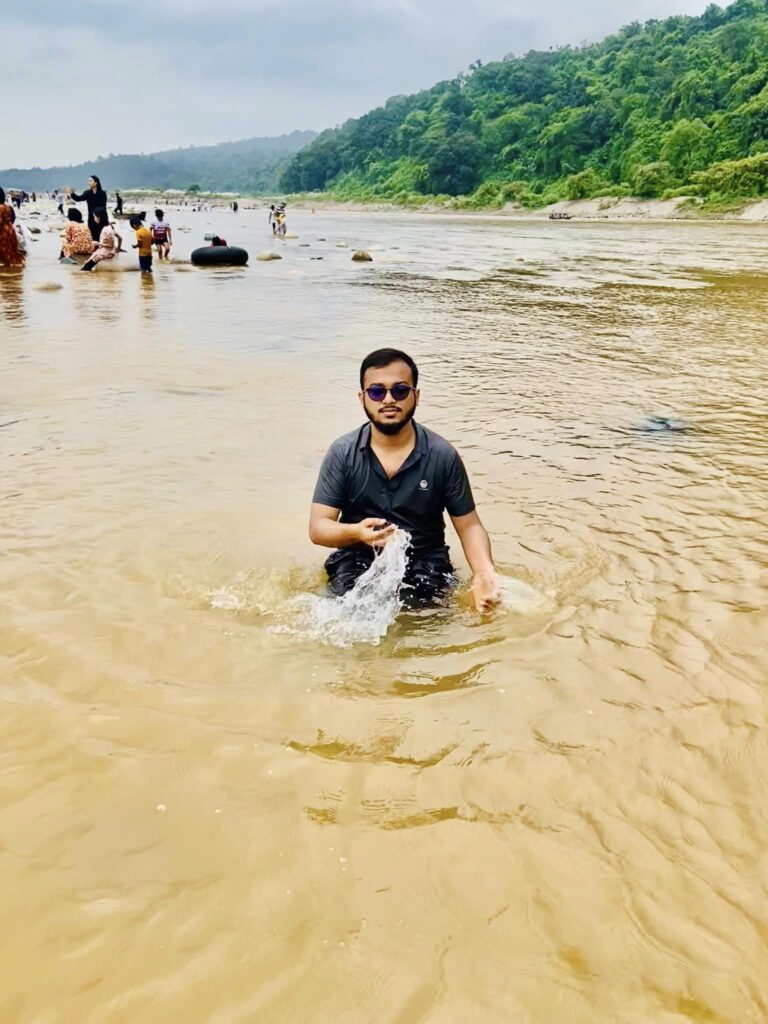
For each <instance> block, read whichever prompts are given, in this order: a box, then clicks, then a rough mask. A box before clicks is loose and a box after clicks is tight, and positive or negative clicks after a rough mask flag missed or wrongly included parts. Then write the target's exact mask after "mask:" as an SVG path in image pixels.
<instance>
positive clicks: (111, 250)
mask: <svg viewBox="0 0 768 1024" xmlns="http://www.w3.org/2000/svg"><path fill="white" fill-rule="evenodd" d="M92 217H93V223H94V225H95V227H96V229H97V230H98V232H99V244H98V247H97V249H96V251H95V252H94V253H93V255H92V256H91V258H90V259H88V260H86V261H85V263H84V264H83V265H82V267H81V268H80V269H81V270H93V269H94V268H95V267H96V266H98V264H99V263H101V262H102V261H103V260H112V259H114V258H115V256H116V255H117V254H118V252H119V251H120V246H121V245H122V244H123V240H122V238H121V237H120V235H118V233H117V232H116V231H115V229H114V228H113V227H112V225H111V224H110V223H109V217H108V216H107V210H106V207H104V206H102V207H101V209H95V210H94V211H93V214H92ZM139 223H141V221H139Z"/></svg>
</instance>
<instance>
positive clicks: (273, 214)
mask: <svg viewBox="0 0 768 1024" xmlns="http://www.w3.org/2000/svg"><path fill="white" fill-rule="evenodd" d="M267 224H269V225H270V226H271V228H272V234H273V235H276V234H277V217H276V210H275V204H274V203H272V205H271V206H270V208H269V217H268V218H267Z"/></svg>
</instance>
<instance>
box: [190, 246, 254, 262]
mask: <svg viewBox="0 0 768 1024" xmlns="http://www.w3.org/2000/svg"><path fill="white" fill-rule="evenodd" d="M192 262H193V263H194V264H195V266H196V267H244V266H245V264H246V263H247V262H248V253H247V252H246V251H245V249H241V248H239V247H238V246H237V245H203V246H201V247H200V248H199V249H195V250H194V252H193V253H192Z"/></svg>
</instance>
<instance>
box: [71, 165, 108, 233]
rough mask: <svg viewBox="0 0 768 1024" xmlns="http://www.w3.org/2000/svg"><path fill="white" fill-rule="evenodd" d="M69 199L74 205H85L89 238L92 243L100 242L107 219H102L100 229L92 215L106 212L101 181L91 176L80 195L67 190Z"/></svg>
mask: <svg viewBox="0 0 768 1024" xmlns="http://www.w3.org/2000/svg"><path fill="white" fill-rule="evenodd" d="M67 192H68V194H69V198H70V199H73V200H74V201H75V202H76V203H85V204H86V205H87V207H88V227H89V228H90V231H91V237H92V238H93V240H94V242H98V241H100V235H101V231H102V230H103V227H104V225H105V224H106V223H107V218H106V217H105V218H104V223H103V224H102V225H101V227H100V226H99V225H98V224H97V223H96V221H95V220H94V217H93V214H94V211H95V210H106V208H107V193H106V192H105V191H104V189H103V188H102V187H101V181H100V180H99V179H98V177H97V176H96V175H95V174H92V175H91V176H90V178H89V179H88V188H87V189H86V190H85V192H81V193H80V195H78V194H77V192H73V191H72V189H71V188H68V189H67Z"/></svg>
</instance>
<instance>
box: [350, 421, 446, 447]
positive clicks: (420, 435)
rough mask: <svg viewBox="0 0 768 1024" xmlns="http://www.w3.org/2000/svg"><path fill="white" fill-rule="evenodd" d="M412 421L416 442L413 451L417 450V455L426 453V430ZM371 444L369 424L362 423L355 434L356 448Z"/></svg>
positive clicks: (427, 443)
mask: <svg viewBox="0 0 768 1024" xmlns="http://www.w3.org/2000/svg"><path fill="white" fill-rule="evenodd" d="M411 422H412V423H413V429H414V430H415V431H416V444H415V445H414V448H413V450H414V452H418V454H419V455H426V453H427V452H428V451H429V440H428V438H427V432H426V430H424V428H423V427H421V426H419V424H418V423H417V422H416V420H412V421H411ZM370 444H371V424H370V423H364V424H363V425H362V427H361V428H360V432H359V433H358V435H357V449H358V451H363V449H365V448H369V447H370Z"/></svg>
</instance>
